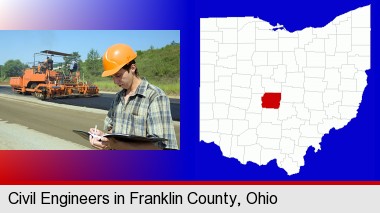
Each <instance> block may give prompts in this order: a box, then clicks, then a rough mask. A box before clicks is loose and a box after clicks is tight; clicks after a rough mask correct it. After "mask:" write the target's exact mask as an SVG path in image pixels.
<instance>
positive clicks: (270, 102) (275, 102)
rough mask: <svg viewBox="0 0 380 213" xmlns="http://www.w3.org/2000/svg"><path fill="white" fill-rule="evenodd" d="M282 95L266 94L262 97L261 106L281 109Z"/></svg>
mask: <svg viewBox="0 0 380 213" xmlns="http://www.w3.org/2000/svg"><path fill="white" fill-rule="evenodd" d="M280 101H281V93H274V92H266V93H264V95H263V97H261V106H262V107H263V108H271V109H278V108H279V107H280Z"/></svg>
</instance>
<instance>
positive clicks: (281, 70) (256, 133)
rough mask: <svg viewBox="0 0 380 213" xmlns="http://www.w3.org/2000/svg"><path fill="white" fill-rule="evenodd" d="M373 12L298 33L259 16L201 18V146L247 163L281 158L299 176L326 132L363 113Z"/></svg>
mask: <svg viewBox="0 0 380 213" xmlns="http://www.w3.org/2000/svg"><path fill="white" fill-rule="evenodd" d="M370 11H371V9H370V6H365V7H361V8H358V9H356V10H353V11H350V12H348V13H345V14H343V15H341V16H338V17H336V18H335V19H334V20H333V21H331V22H330V23H329V24H327V25H326V26H324V27H321V28H311V27H309V28H305V29H303V30H300V31H295V32H288V31H287V30H286V26H285V27H283V26H280V25H278V26H272V25H270V24H269V23H268V22H266V21H263V20H260V19H259V18H254V17H228V18H204V19H201V22H200V27H201V35H200V38H201V41H200V43H201V54H200V55H201V59H200V61H201V67H200V70H201V71H200V140H201V141H203V142H205V143H211V142H214V143H215V144H216V145H218V146H220V149H221V151H222V153H223V155H224V156H226V157H229V158H236V159H238V160H239V161H240V162H241V163H242V164H246V163H247V162H254V163H256V164H258V165H266V164H268V162H270V161H271V160H274V159H275V160H276V162H277V165H278V167H280V168H283V169H284V170H285V171H286V172H287V174H288V175H292V174H296V173H299V172H300V167H301V166H303V165H304V164H305V161H304V156H305V154H306V151H307V149H308V148H309V147H310V146H311V147H313V148H314V151H315V152H317V151H318V150H320V149H321V147H320V143H321V142H322V137H323V136H324V135H325V134H328V133H329V131H330V130H331V129H333V128H335V129H336V130H338V129H341V128H343V127H344V126H346V125H349V122H350V121H351V120H352V119H353V118H355V117H356V115H357V112H358V109H359V106H360V103H361V101H362V95H363V92H364V89H365V87H366V86H367V75H366V73H365V71H366V70H368V69H370V60H371V56H370V49H371V38H370V32H371V23H370V17H371V14H370ZM326 148H328V147H326ZM332 160H333V159H332Z"/></svg>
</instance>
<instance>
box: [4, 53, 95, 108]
mask: <svg viewBox="0 0 380 213" xmlns="http://www.w3.org/2000/svg"><path fill="white" fill-rule="evenodd" d="M36 55H45V56H47V60H46V61H45V62H44V63H42V62H40V63H39V65H38V66H36V64H35V63H36V61H35V58H36ZM53 56H58V57H64V56H73V55H72V54H67V53H62V52H57V51H51V50H44V51H41V52H40V53H35V54H34V64H33V67H32V68H27V69H25V70H24V74H23V76H20V77H11V78H10V81H9V84H10V86H11V87H12V89H13V91H15V92H17V93H21V94H32V95H34V96H35V97H37V98H39V99H41V100H46V99H49V98H60V97H90V96H98V95H99V89H98V87H97V86H96V85H91V84H88V83H87V82H85V81H83V80H81V79H80V72H79V70H77V71H76V72H75V74H74V73H71V72H70V74H68V75H65V72H64V71H62V70H60V71H59V70H54V68H53V67H54V66H53V61H52V57H53ZM48 60H49V61H48Z"/></svg>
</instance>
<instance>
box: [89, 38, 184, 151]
mask: <svg viewBox="0 0 380 213" xmlns="http://www.w3.org/2000/svg"><path fill="white" fill-rule="evenodd" d="M136 57H137V54H136V53H135V52H134V50H133V49H132V48H131V47H129V46H128V45H125V44H115V45H113V46H111V47H109V48H108V49H107V51H106V52H105V53H104V55H103V67H104V70H105V71H104V72H103V74H102V77H106V76H112V79H113V81H114V83H115V84H117V85H119V86H120V87H121V88H122V90H121V91H120V92H118V93H117V94H116V98H115V99H114V100H113V102H112V104H111V108H110V110H109V111H108V114H107V117H106V119H105V121H104V129H105V130H106V131H108V132H111V133H121V134H129V135H137V136H144V137H147V136H157V137H160V138H165V139H167V141H163V142H159V143H156V144H152V143H149V144H146V143H125V142H120V141H117V140H115V139H107V138H105V137H92V136H90V143H91V145H92V146H94V147H96V148H98V149H178V145H177V140H176V136H175V132H174V126H173V121H172V117H171V112H170V102H169V98H168V97H167V96H166V95H165V93H164V92H163V91H162V90H161V89H160V88H158V87H156V86H154V85H152V84H150V83H149V82H148V81H147V80H145V79H144V78H140V75H139V72H138V69H137V65H136V62H135V59H136ZM90 132H91V133H92V134H95V135H98V136H102V135H103V134H104V133H103V132H102V131H99V130H96V129H94V128H91V129H90Z"/></svg>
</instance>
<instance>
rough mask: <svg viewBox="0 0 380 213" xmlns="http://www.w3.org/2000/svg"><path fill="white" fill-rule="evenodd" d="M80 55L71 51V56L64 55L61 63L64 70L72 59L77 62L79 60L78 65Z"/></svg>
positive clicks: (68, 66) (68, 67)
mask: <svg viewBox="0 0 380 213" xmlns="http://www.w3.org/2000/svg"><path fill="white" fill-rule="evenodd" d="M80 57H81V56H80V55H79V52H73V53H72V56H64V57H63V60H64V61H65V62H64V63H63V68H64V70H69V69H70V64H71V62H72V61H77V62H79V65H80V62H81V59H80Z"/></svg>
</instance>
